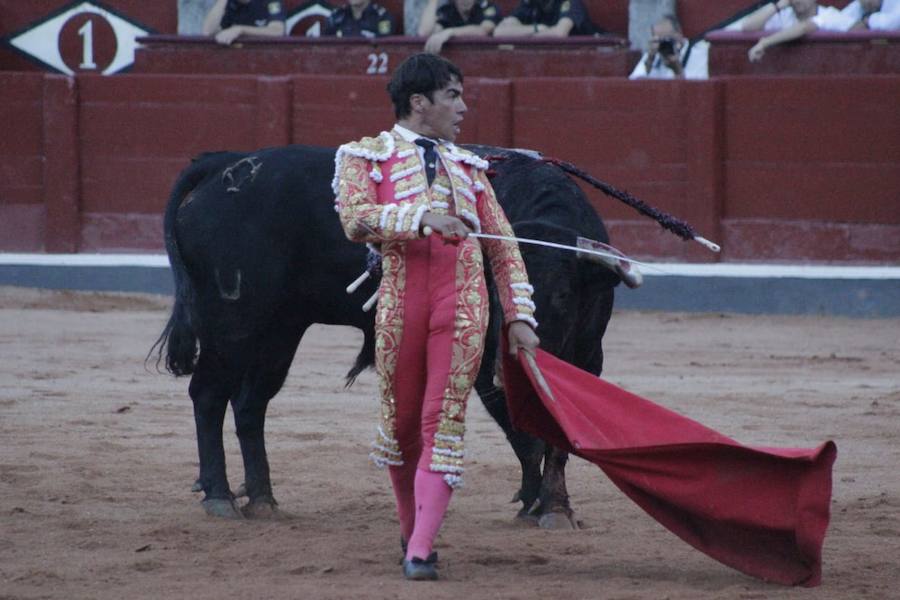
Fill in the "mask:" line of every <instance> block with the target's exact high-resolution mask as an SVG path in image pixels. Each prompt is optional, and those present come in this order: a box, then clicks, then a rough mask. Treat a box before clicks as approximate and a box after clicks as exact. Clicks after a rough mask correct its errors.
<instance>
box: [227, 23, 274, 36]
mask: <svg viewBox="0 0 900 600" xmlns="http://www.w3.org/2000/svg"><path fill="white" fill-rule="evenodd" d="M235 27H240V28H241V35H256V36H261V37H280V36H282V35H284V21H269V22H268V23H266V26H265V27H255V26H253V25H235Z"/></svg>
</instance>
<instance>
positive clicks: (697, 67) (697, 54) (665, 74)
mask: <svg viewBox="0 0 900 600" xmlns="http://www.w3.org/2000/svg"><path fill="white" fill-rule="evenodd" d="M687 51H688V44H687V40H685V44H684V48H682V49H681V53H680V54H679V56H678V58H679V59H680V60H681V62H682V64H684V57H685V55H686V54H687ZM684 78H685V79H707V78H709V42H707V41H705V40H701V41H699V42H697V43H696V44H694V47H693V48H691V54H690V56H689V57H688V61H687V64H686V65H684ZM628 79H675V71H673V70H672V69H670V68H669V67H667V66H666V65H665V63H663V61H662V58H660V57H659V55H657V56H656V58H655V59H654V60H653V65H652V66H651V67H650V71H649V72H648V71H647V53H646V52H645V53H644V54H642V55H641V60H640V61H638V64H637V66H636V67H635V68H634V70H633V71H632V72H631V75H629V76H628Z"/></svg>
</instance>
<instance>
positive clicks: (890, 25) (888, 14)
mask: <svg viewBox="0 0 900 600" xmlns="http://www.w3.org/2000/svg"><path fill="white" fill-rule="evenodd" d="M841 14H843V15H844V16H845V17H847V18H848V19H850V20H852V21H853V23H858V22H859V20H860V19H862V18H863V9H862V7H861V6H860V5H859V0H855V1H854V2H851V3H850V4H848V5H847V6H846V7H844V10H842V11H841ZM869 29H872V30H881V31H890V30H893V29H900V0H884V1H883V2H882V3H881V9H880V10H879V11H878V12H874V13H872V14H871V15H869Z"/></svg>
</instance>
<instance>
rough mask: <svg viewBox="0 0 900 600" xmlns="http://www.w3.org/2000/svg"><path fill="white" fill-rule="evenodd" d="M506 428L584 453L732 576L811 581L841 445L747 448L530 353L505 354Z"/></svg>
mask: <svg viewBox="0 0 900 600" xmlns="http://www.w3.org/2000/svg"><path fill="white" fill-rule="evenodd" d="M503 355H504V362H503V380H504V384H505V389H506V396H507V401H508V403H509V412H510V417H511V418H512V423H513V426H514V427H515V428H517V429H519V430H522V431H526V432H528V433H531V434H532V435H535V436H537V437H540V438H542V439H544V440H545V441H547V442H548V443H551V444H553V445H555V446H556V447H558V448H560V449H563V450H567V451H568V452H570V453H572V454H575V455H577V456H580V457H581V458H584V459H586V460H588V461H590V462H592V463H594V464H595V465H597V466H598V467H600V469H602V470H603V472H604V473H606V475H607V476H608V477H609V478H610V479H611V480H612V481H613V483H615V484H616V485H617V486H618V487H619V489H621V490H622V491H623V492H625V494H626V495H627V496H628V497H629V498H631V499H632V500H633V501H634V502H636V503H637V504H638V506H640V507H641V508H642V509H644V510H645V511H646V512H647V513H648V514H649V515H650V516H651V517H653V518H654V519H656V520H657V521H659V523H661V524H662V525H663V526H665V527H666V528H667V529H669V530H670V531H672V532H673V533H674V534H675V535H677V536H678V537H680V538H681V539H682V540H684V541H685V542H687V543H688V544H690V545H691V546H693V547H694V548H696V549H698V550H700V551H701V552H704V553H706V554H708V555H709V556H711V557H712V558H714V559H716V560H718V561H719V562H721V563H723V564H726V565H728V566H730V567H732V568H734V569H737V570H738V571H741V572H743V573H746V574H748V575H751V576H753V577H758V578H760V579H763V580H766V581H772V582H777V583H782V584H785V585H802V586H807V587H812V586H816V585H818V584H819V583H820V582H821V577H822V542H823V539H824V537H825V530H826V529H827V527H828V520H829V503H830V501H831V467H832V465H833V464H834V460H835V458H836V456H837V448H836V446H835V444H834V443H833V442H831V441H828V442H825V443H824V444H822V445H821V446H819V447H818V448H816V449H795V448H751V447H748V446H743V445H741V444H739V443H738V442H736V441H734V440H732V439H730V438H728V437H726V436H724V435H722V434H720V433H717V432H715V431H713V430H712V429H709V428H708V427H705V426H703V425H701V424H699V423H697V422H696V421H692V420H690V419H688V418H685V417H682V416H680V415H678V414H676V413H674V412H672V411H670V410H668V409H666V408H663V407H661V406H658V405H656V404H654V403H653V402H650V401H649V400H646V399H644V398H641V397H639V396H636V395H634V394H632V393H629V392H627V391H625V390H623V389H622V388H619V387H616V386H615V385H612V384H611V383H608V382H606V381H603V380H602V379H600V378H598V377H596V376H594V375H592V374H590V373H588V372H586V371H582V370H580V369H578V368H577V367H574V366H572V365H570V364H568V363H566V362H564V361H562V360H560V359H558V358H556V357H554V356H553V355H551V354H548V353H546V352H544V351H542V350H538V351H537V353H536V355H535V357H534V358H531V357H529V356H527V355H526V353H525V352H519V353H518V359H517V358H513V357H511V356H510V355H509V353H508V352H506V351H504V352H503Z"/></svg>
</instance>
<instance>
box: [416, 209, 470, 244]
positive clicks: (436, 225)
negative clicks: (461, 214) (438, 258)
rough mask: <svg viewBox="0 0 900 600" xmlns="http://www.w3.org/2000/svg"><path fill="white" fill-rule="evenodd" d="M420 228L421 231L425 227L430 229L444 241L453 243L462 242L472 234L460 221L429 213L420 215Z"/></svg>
mask: <svg viewBox="0 0 900 600" xmlns="http://www.w3.org/2000/svg"><path fill="white" fill-rule="evenodd" d="M420 227H421V229H423V230H424V229H425V228H426V227H431V229H433V230H434V231H436V232H438V233H440V234H441V237H443V238H444V239H447V240H454V241H459V240H464V239H466V237H468V235H469V234H470V233H472V229H471V228H470V227H469V226H468V225H466V224H465V223H464V222H463V221H462V220H461V219H459V218H457V217H453V216H450V215H436V214H434V213H430V212H427V213H425V214H424V215H422V221H421V222H420Z"/></svg>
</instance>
